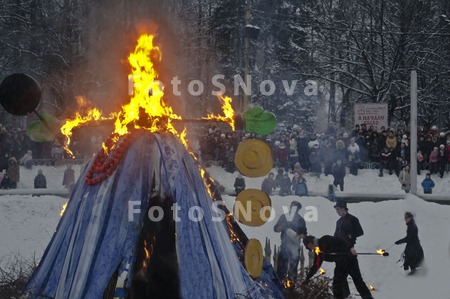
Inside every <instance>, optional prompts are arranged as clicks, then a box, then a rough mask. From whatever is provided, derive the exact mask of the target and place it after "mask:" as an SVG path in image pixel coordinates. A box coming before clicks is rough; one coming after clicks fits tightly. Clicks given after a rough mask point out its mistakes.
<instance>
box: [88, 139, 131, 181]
mask: <svg viewBox="0 0 450 299" xmlns="http://www.w3.org/2000/svg"><path fill="white" fill-rule="evenodd" d="M138 135H139V134H128V135H127V136H125V137H124V139H123V140H122V142H120V143H119V145H118V146H117V148H116V150H115V151H114V153H113V154H111V155H110V154H109V153H108V154H107V153H106V152H105V150H104V149H101V150H100V151H99V152H98V154H97V157H95V160H94V163H92V166H91V169H89V172H88V174H87V176H86V184H88V185H90V186H93V185H96V184H99V183H101V182H103V181H104V180H106V178H107V177H109V176H110V175H112V174H113V172H114V171H115V170H116V168H117V166H118V165H119V163H120V162H121V161H122V157H123V155H124V154H125V153H126V151H127V150H128V148H129V147H130V145H131V144H132V143H133V142H134V140H135V139H136V137H137V136H138ZM112 142H113V139H112V136H110V137H109V138H108V139H107V140H106V146H107V147H108V148H111V146H112Z"/></svg>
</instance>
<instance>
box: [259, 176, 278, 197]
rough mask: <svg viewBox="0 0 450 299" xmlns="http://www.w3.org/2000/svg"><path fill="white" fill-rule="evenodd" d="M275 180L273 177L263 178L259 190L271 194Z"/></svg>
mask: <svg viewBox="0 0 450 299" xmlns="http://www.w3.org/2000/svg"><path fill="white" fill-rule="evenodd" d="M276 185H277V184H276V183H275V180H274V179H273V178H269V177H267V178H265V179H264V181H263V182H262V184H261V190H262V191H264V192H266V193H267V194H268V195H272V191H273V189H275V187H276Z"/></svg>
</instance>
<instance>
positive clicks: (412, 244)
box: [395, 219, 424, 269]
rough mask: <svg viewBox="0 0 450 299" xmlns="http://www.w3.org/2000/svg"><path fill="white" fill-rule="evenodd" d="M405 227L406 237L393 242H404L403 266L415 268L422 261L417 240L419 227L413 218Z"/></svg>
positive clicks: (421, 250)
mask: <svg viewBox="0 0 450 299" xmlns="http://www.w3.org/2000/svg"><path fill="white" fill-rule="evenodd" d="M406 225H407V227H408V228H407V229H406V237H404V238H403V239H400V240H398V241H397V242H395V244H397V245H398V244H403V243H406V247H405V251H404V253H403V254H404V262H403V266H404V267H405V268H406V267H410V268H411V269H415V268H416V267H418V266H419V265H420V263H421V262H422V261H423V256H424V254H423V249H422V245H420V240H419V229H418V228H417V225H416V223H415V222H414V219H411V220H410V221H409V222H408V223H407V224H406Z"/></svg>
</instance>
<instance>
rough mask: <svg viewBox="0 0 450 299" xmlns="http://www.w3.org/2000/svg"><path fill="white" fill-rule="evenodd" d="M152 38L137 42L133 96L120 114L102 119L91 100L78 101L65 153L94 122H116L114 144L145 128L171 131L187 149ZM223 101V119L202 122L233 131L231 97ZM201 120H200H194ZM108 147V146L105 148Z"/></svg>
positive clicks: (133, 58)
mask: <svg viewBox="0 0 450 299" xmlns="http://www.w3.org/2000/svg"><path fill="white" fill-rule="evenodd" d="M153 40H154V36H153V35H146V34H144V35H141V36H140V37H139V39H138V41H137V45H136V48H135V50H134V52H133V53H131V54H130V55H129V57H128V61H129V63H130V65H131V72H132V74H131V75H129V76H128V80H129V83H131V84H130V86H129V90H128V92H129V94H130V95H132V98H131V100H130V102H129V103H128V104H126V105H123V106H122V107H121V111H120V112H119V113H111V114H110V115H109V116H103V115H102V112H101V111H100V110H99V109H97V108H95V107H91V108H90V109H86V108H85V107H86V106H87V103H88V101H87V100H85V99H84V98H81V97H80V98H79V99H77V101H78V103H79V106H80V110H82V111H83V112H84V113H80V112H77V113H76V115H75V118H74V119H71V120H66V123H65V124H64V125H63V126H62V127H61V132H62V134H63V135H65V136H66V137H67V144H66V150H67V151H68V152H69V153H70V154H72V152H70V150H69V149H68V146H69V144H70V137H71V136H72V130H73V128H75V127H77V126H81V125H84V124H86V123H88V122H91V121H100V120H111V119H115V123H114V132H113V136H115V137H114V138H113V141H117V140H118V137H119V136H123V135H125V134H127V133H129V130H130V129H133V128H135V129H146V130H149V131H150V132H158V131H163V132H170V133H172V134H174V135H175V136H177V137H178V138H180V140H181V141H182V142H183V144H184V145H185V146H186V147H188V146H187V139H186V130H185V129H184V130H183V131H182V132H181V133H180V132H178V131H177V130H176V129H175V127H174V125H173V121H174V120H182V117H181V116H179V115H177V114H175V113H174V112H173V110H172V107H169V106H166V104H165V102H164V101H163V97H164V88H163V85H162V83H161V82H160V81H158V73H157V72H156V69H155V66H156V64H157V63H159V62H160V61H161V59H162V53H161V51H160V49H159V47H158V46H156V45H154V43H153ZM219 100H220V101H221V102H222V111H223V114H224V115H223V116H220V115H214V114H210V115H208V116H207V117H203V118H201V120H214V121H225V122H227V123H229V124H230V125H231V127H232V129H233V130H234V111H233V108H232V106H231V102H232V99H231V98H230V97H224V96H219ZM194 120H198V119H194ZM103 147H104V148H105V145H103Z"/></svg>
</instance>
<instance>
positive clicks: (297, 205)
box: [291, 200, 302, 210]
mask: <svg viewBox="0 0 450 299" xmlns="http://www.w3.org/2000/svg"><path fill="white" fill-rule="evenodd" d="M291 205H293V206H295V207H297V208H298V209H299V210H300V209H301V208H302V204H301V203H299V202H298V201H296V200H294V201H293V202H291Z"/></svg>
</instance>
